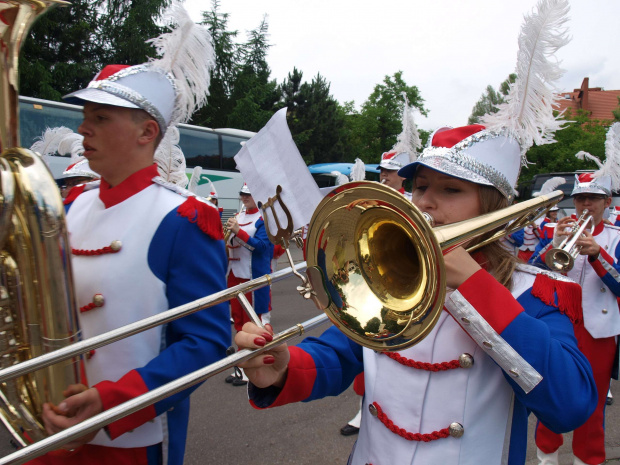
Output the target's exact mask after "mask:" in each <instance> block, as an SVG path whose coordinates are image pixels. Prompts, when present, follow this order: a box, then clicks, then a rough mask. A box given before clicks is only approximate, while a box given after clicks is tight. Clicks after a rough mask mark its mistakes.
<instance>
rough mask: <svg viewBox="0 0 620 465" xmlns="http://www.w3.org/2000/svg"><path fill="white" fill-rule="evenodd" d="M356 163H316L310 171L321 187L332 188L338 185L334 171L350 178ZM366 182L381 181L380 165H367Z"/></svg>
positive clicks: (311, 166) (309, 168)
mask: <svg viewBox="0 0 620 465" xmlns="http://www.w3.org/2000/svg"><path fill="white" fill-rule="evenodd" d="M353 165H354V163H316V164H314V165H309V166H308V170H309V171H310V174H312V178H313V179H314V181H315V182H316V184H317V185H318V186H319V187H332V186H335V185H336V177H335V176H334V175H333V174H331V173H332V171H338V172H339V173H342V174H344V175H345V176H349V175H350V174H351V170H352V169H353ZM365 169H366V181H379V165H378V164H374V165H365Z"/></svg>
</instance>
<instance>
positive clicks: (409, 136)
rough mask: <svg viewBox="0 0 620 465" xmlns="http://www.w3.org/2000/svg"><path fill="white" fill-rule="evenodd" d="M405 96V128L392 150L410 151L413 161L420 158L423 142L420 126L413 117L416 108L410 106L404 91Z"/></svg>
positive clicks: (403, 119) (403, 115)
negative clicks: (419, 153)
mask: <svg viewBox="0 0 620 465" xmlns="http://www.w3.org/2000/svg"><path fill="white" fill-rule="evenodd" d="M403 98H404V99H405V103H404V105H403V114H402V123H403V130H402V132H401V133H400V134H399V135H398V138H397V140H396V144H394V147H392V150H393V151H395V152H396V153H397V154H398V153H403V152H404V153H408V154H409V162H410V163H413V162H414V161H416V160H417V158H418V151H419V150H420V148H421V147H422V142H421V141H420V135H419V134H418V127H417V126H416V124H415V121H414V118H413V112H414V111H415V108H414V107H413V106H409V100H408V99H407V94H405V93H404V92H403Z"/></svg>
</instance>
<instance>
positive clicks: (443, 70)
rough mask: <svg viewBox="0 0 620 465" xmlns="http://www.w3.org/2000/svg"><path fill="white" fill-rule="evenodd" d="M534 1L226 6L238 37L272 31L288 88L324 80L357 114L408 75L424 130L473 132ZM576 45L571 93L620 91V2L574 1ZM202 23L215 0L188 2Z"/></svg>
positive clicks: (509, 67)
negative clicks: (585, 88) (297, 75)
mask: <svg viewBox="0 0 620 465" xmlns="http://www.w3.org/2000/svg"><path fill="white" fill-rule="evenodd" d="M535 4H536V1H535V0H516V1H514V0H510V1H509V0H466V1H464V0H381V1H373V2H370V1H366V0H356V1H352V0H330V1H326V0H311V1H304V2H301V1H296V0H221V6H220V12H222V13H229V14H230V16H229V30H234V29H237V30H238V31H239V39H240V40H245V39H246V31H249V30H251V29H254V28H256V27H257V26H258V25H259V24H260V22H261V20H262V17H263V15H264V14H267V17H268V23H269V34H270V37H269V38H270V43H271V44H273V46H272V47H271V49H270V51H269V55H268V58H267V62H268V63H269V66H270V68H271V77H272V79H276V80H277V81H278V83H281V82H282V81H283V80H284V79H285V78H286V76H287V75H288V73H289V72H291V71H292V70H293V67H297V68H298V69H300V70H301V71H303V73H304V80H305V81H310V80H311V79H312V77H313V76H315V75H316V74H317V73H318V72H320V73H321V75H322V76H324V77H325V78H326V79H327V81H328V82H330V83H331V93H332V95H333V96H334V97H335V98H336V99H337V100H338V101H339V102H340V103H343V102H345V101H350V100H354V101H355V103H356V105H357V107H358V108H359V106H360V105H361V104H362V103H363V102H364V101H365V100H366V99H367V98H368V96H369V95H370V94H371V92H372V91H373V89H374V87H375V85H376V84H378V83H380V82H381V81H382V80H383V78H384V76H385V75H390V76H391V75H393V74H394V73H395V72H396V71H398V70H401V71H403V78H404V80H405V82H406V83H407V84H408V85H415V86H417V87H418V89H419V90H420V93H421V96H422V98H423V99H424V101H425V107H426V109H427V110H429V116H428V118H424V117H423V116H421V115H420V114H417V116H416V122H417V124H418V126H419V127H420V128H422V129H427V130H432V129H434V128H436V127H438V126H442V125H451V126H462V125H465V124H467V118H468V117H469V115H470V114H471V109H472V107H473V106H474V104H475V103H476V102H477V101H478V99H479V98H480V96H481V94H482V93H483V92H484V89H485V88H486V86H487V85H489V84H491V85H492V86H493V87H494V88H495V89H497V88H498V87H499V84H500V83H501V82H502V81H503V80H504V79H506V77H507V76H508V74H510V73H511V72H513V71H514V68H515V64H516V54H517V38H518V35H519V31H520V27H521V24H522V21H523V15H524V14H525V13H527V12H530V11H531V10H532V8H533V7H534V6H535ZM570 4H571V12H570V18H571V20H570V21H569V29H570V35H571V36H572V41H571V42H570V43H569V44H568V45H567V46H566V47H564V48H563V49H561V50H560V52H558V58H559V59H560V60H561V61H562V67H563V68H564V69H565V70H566V73H565V75H564V77H563V78H562V80H561V81H560V82H559V83H558V87H559V89H560V90H563V91H572V90H573V89H574V88H578V87H580V86H581V82H582V80H583V78H584V77H589V78H590V87H603V88H605V89H610V90H611V89H620V28H619V27H618V24H619V18H620V1H619V0H571V1H570ZM185 6H186V8H187V9H188V10H189V11H190V14H191V15H192V17H193V18H194V20H196V21H200V20H202V15H201V11H203V10H205V9H210V8H211V2H210V1H209V0H186V2H185Z"/></svg>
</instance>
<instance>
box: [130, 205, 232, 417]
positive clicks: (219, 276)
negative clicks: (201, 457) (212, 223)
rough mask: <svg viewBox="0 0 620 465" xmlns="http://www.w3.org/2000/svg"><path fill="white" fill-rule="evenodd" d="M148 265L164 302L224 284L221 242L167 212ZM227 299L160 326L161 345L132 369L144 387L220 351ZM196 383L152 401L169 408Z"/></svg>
mask: <svg viewBox="0 0 620 465" xmlns="http://www.w3.org/2000/svg"><path fill="white" fill-rule="evenodd" d="M148 260H149V266H150V267H151V269H152V270H153V272H154V273H155V275H156V276H157V277H158V278H159V279H161V280H162V281H163V282H165V283H166V293H167V297H168V303H169V307H170V308H173V307H177V306H179V305H183V304H186V303H188V302H191V301H193V300H196V299H199V298H202V297H205V296H207V295H210V294H213V293H215V292H219V291H222V290H224V289H226V278H225V276H226V269H227V260H226V254H225V250H224V243H223V241H221V240H214V239H212V238H210V237H209V236H207V235H206V234H204V233H203V232H202V231H201V230H200V228H199V227H198V226H197V225H196V224H195V223H190V222H189V221H188V220H187V219H186V218H181V217H178V216H177V214H176V210H174V211H172V212H170V213H169V214H168V215H167V216H166V218H165V219H164V221H163V222H162V224H161V225H160V227H159V228H158V230H157V232H156V233H155V236H154V238H153V241H152V242H151V246H150V248H149V256H148ZM229 318H230V316H229V310H228V304H227V303H226V302H224V303H222V304H219V305H216V306H213V307H209V308H206V309H204V310H201V311H199V312H196V313H193V314H191V315H189V316H186V317H184V318H180V319H177V320H174V321H173V322H171V323H169V324H168V325H167V327H166V328H165V341H163V344H164V348H163V349H162V351H161V352H160V354H159V355H158V356H157V357H155V358H154V359H153V360H151V361H150V362H149V363H148V364H147V365H146V366H144V367H142V368H139V369H138V370H137V371H138V373H139V374H140V376H141V377H142V378H143V380H144V382H145V384H146V386H147V387H148V388H149V389H154V388H156V387H158V386H161V385H163V384H165V383H168V382H170V381H172V380H174V379H176V378H179V377H180V376H183V375H186V374H188V373H191V372H193V371H195V370H197V369H199V368H201V367H204V366H206V365H209V364H211V363H213V362H216V361H218V360H220V359H221V358H223V357H225V352H226V348H227V347H228V346H230V343H231V331H230V319H229ZM196 387H197V386H194V387H192V388H190V389H187V390H185V391H183V392H181V393H178V394H175V395H174V396H171V397H169V398H167V399H164V400H162V401H161V402H158V403H157V404H155V409H156V412H157V414H160V413H162V412H164V411H166V410H168V409H169V408H170V407H171V406H173V405H174V404H175V403H176V402H177V401H179V400H180V399H183V398H185V397H187V396H188V395H189V393H190V392H191V391H193V390H194V389H195V388H196Z"/></svg>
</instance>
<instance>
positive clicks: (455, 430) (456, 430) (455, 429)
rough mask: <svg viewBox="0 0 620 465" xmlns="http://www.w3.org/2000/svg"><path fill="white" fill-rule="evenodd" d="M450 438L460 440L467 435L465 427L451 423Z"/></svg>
mask: <svg viewBox="0 0 620 465" xmlns="http://www.w3.org/2000/svg"><path fill="white" fill-rule="evenodd" d="M449 430H450V436H452V437H453V438H460V437H461V436H463V434H465V428H463V425H461V424H460V423H456V422H454V423H450V428H449Z"/></svg>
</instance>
